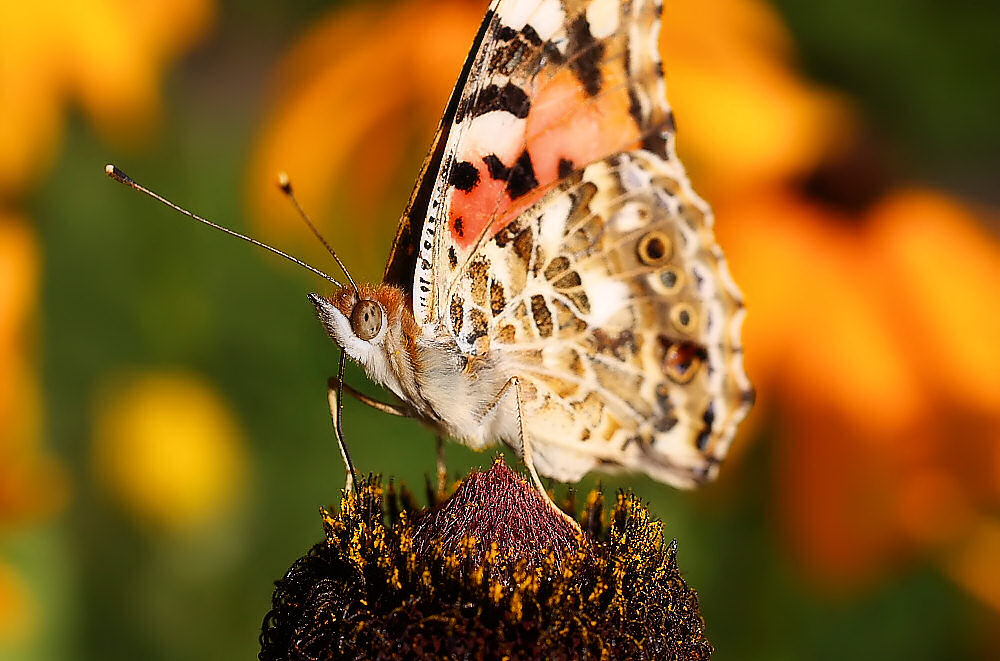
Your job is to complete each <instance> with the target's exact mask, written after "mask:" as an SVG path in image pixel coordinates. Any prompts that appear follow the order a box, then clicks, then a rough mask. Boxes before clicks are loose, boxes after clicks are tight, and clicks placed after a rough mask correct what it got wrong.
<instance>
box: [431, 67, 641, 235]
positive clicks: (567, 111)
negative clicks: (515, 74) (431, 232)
mask: <svg viewBox="0 0 1000 661" xmlns="http://www.w3.org/2000/svg"><path fill="white" fill-rule="evenodd" d="M602 80H603V82H604V85H603V91H602V92H601V93H600V94H598V95H597V96H594V97H592V96H589V95H588V94H587V93H586V91H585V90H584V89H583V86H582V85H581V83H580V81H579V79H578V78H577V77H576V75H575V74H574V73H573V72H572V71H570V70H569V69H563V70H562V71H560V72H559V73H558V74H556V75H555V76H554V77H553V78H552V79H551V80H549V81H547V82H546V83H544V84H543V85H542V86H541V87H540V89H539V90H538V92H536V93H535V94H534V95H533V97H532V100H531V110H530V111H529V112H528V117H527V127H526V136H527V138H526V142H527V150H528V154H529V155H530V156H531V163H532V169H533V170H534V176H535V180H536V181H537V182H538V186H537V187H536V188H535V189H534V190H533V191H531V192H530V193H528V194H526V195H523V196H521V197H519V198H518V199H517V200H511V199H510V197H509V195H508V193H507V190H506V188H507V183H506V181H504V180H503V179H493V178H492V177H490V174H489V171H488V169H487V168H486V165H485V164H484V163H483V162H482V161H481V159H477V160H478V161H479V162H477V163H475V165H476V169H477V170H478V171H479V183H478V184H477V185H476V186H475V188H473V189H472V190H470V191H469V192H464V191H461V190H457V189H456V190H454V191H453V193H452V198H451V205H450V213H449V222H448V229H449V231H450V232H451V238H452V241H454V243H455V245H457V246H458V247H459V248H460V249H462V250H468V249H469V248H470V247H471V246H473V245H474V244H475V243H476V241H477V240H478V239H479V237H480V236H482V235H483V233H484V232H485V231H487V227H488V228H489V232H490V236H493V235H495V234H496V233H497V232H499V231H500V230H502V229H503V228H504V227H506V226H507V225H509V224H510V223H511V222H512V221H513V220H514V219H516V218H517V217H518V216H519V215H520V214H521V213H522V212H523V211H525V210H526V209H528V208H529V207H530V206H531V205H533V204H534V203H535V202H537V201H538V200H539V199H540V198H541V197H542V195H543V194H544V192H545V191H546V190H548V189H549V188H551V187H552V185H554V184H555V183H557V182H558V181H559V179H560V176H559V164H560V162H562V161H564V160H566V161H569V162H570V163H572V164H573V166H574V168H578V167H582V166H584V165H587V164H590V163H593V162H595V161H599V160H600V159H602V158H604V157H606V156H609V155H610V154H613V153H615V152H619V151H623V150H628V149H634V148H637V147H638V146H639V144H640V138H641V135H640V132H639V127H638V126H636V123H635V120H634V119H633V118H632V115H631V113H630V112H629V100H628V87H627V82H628V81H627V80H626V78H625V74H624V72H623V71H622V70H621V69H620V67H619V66H617V65H609V66H606V67H603V68H602ZM518 153H520V152H518ZM505 155H506V154H505ZM510 161H511V162H507V161H502V162H503V164H504V165H505V166H506V167H508V168H509V167H512V166H513V165H514V162H513V161H514V159H513V158H512V159H510Z"/></svg>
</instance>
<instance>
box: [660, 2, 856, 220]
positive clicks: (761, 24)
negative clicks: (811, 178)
mask: <svg viewBox="0 0 1000 661" xmlns="http://www.w3.org/2000/svg"><path fill="white" fill-rule="evenodd" d="M664 12H665V14H664V23H663V32H662V35H661V38H660V44H661V49H660V50H661V53H662V56H663V62H664V68H665V71H666V78H667V88H668V97H669V99H670V102H671V104H672V105H673V108H674V113H675V115H676V116H677V122H678V126H679V129H678V134H677V135H678V137H677V144H678V148H679V150H680V152H681V158H682V159H683V160H684V162H685V163H686V164H687V165H688V167H690V168H691V169H692V170H693V171H694V174H695V180H696V183H697V188H698V190H699V191H701V192H702V194H704V195H707V196H708V197H709V198H710V199H713V200H718V199H722V198H723V197H724V196H728V195H732V194H733V193H735V192H739V191H744V190H747V189H749V188H752V187H754V186H761V185H768V184H774V183H776V182H780V181H782V180H786V179H788V178H790V177H794V176H797V175H801V174H803V173H805V172H807V171H808V170H809V169H810V168H813V167H815V166H816V165H817V164H818V163H819V161H820V160H821V159H822V158H823V156H824V155H825V154H826V153H827V152H828V151H830V150H831V148H833V147H835V146H836V145H838V144H839V143H840V142H841V141H842V140H843V137H844V136H845V135H846V134H848V133H849V132H850V130H851V124H852V119H851V113H850V109H849V106H848V104H847V103H846V101H845V100H844V99H843V97H841V96H839V95H837V94H835V93H833V92H831V91H829V90H826V89H823V88H821V87H819V86H817V85H814V84H811V83H808V82H806V81H805V80H803V79H802V78H801V77H799V76H797V75H796V73H795V67H794V49H793V47H792V44H791V37H790V35H789V34H788V31H787V29H786V28H785V26H784V24H783V23H782V21H781V18H780V17H779V15H778V14H777V12H776V11H775V10H774V9H773V8H772V7H771V6H770V5H769V4H767V3H765V2H761V1H759V0H712V1H711V2H698V1H697V0H677V1H676V2H670V3H667V5H665V8H664Z"/></svg>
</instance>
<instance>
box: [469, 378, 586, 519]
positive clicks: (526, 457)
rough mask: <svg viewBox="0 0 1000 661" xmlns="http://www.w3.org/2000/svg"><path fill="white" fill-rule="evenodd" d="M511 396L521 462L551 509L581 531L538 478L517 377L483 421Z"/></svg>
mask: <svg viewBox="0 0 1000 661" xmlns="http://www.w3.org/2000/svg"><path fill="white" fill-rule="evenodd" d="M510 395H513V397H514V401H515V403H516V405H517V428H518V436H519V440H520V443H521V460H522V461H523V462H524V465H525V466H527V467H528V473H529V474H530V475H531V481H532V482H533V483H534V484H535V489H536V490H537V491H538V494H539V495H540V496H541V497H542V498H543V499H544V500H545V502H546V503H548V505H549V507H551V508H552V509H553V510H555V511H556V512H558V513H559V515H560V516H562V517H563V518H564V519H566V521H568V522H569V523H570V524H571V525H572V526H573V527H574V528H576V529H577V530H580V524H578V523H577V522H576V519H574V518H573V517H572V516H570V515H569V514H567V513H566V512H564V511H563V510H562V509H561V508H560V507H559V506H557V505H556V504H555V502H554V501H553V500H552V498H551V497H550V496H549V492H548V491H546V489H545V486H544V485H543V484H542V479H541V478H540V477H539V476H538V471H537V470H535V461H534V459H533V458H532V453H531V437H530V436H529V435H528V432H527V430H526V429H525V428H524V407H523V405H522V404H521V382H520V380H519V379H518V378H517V377H516V376H512V377H511V378H510V379H508V380H507V382H506V383H505V384H503V387H502V388H500V391H499V392H498V393H497V394H496V397H494V398H493V401H492V402H491V403H490V405H489V406H488V407H487V408H486V412H485V413H484V414H483V419H486V418H488V417H489V416H491V415H493V414H494V413H495V412H496V410H497V409H498V408H499V407H500V405H501V404H502V403H503V402H504V398H505V397H508V396H510Z"/></svg>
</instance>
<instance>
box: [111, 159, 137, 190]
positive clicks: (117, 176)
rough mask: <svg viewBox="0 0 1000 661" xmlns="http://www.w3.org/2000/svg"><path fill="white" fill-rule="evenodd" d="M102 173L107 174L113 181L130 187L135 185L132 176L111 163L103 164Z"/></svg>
mask: <svg viewBox="0 0 1000 661" xmlns="http://www.w3.org/2000/svg"><path fill="white" fill-rule="evenodd" d="M104 173H105V174H107V175H108V176H109V177H111V178H112V179H114V180H115V181H117V182H118V183H121V184H125V185H127V186H132V187H134V186H135V182H134V181H132V178H131V177H130V176H128V175H127V174H125V173H124V172H122V171H121V170H119V169H118V168H117V167H115V166H114V165H112V164H111V163H108V164H107V165H105V166H104Z"/></svg>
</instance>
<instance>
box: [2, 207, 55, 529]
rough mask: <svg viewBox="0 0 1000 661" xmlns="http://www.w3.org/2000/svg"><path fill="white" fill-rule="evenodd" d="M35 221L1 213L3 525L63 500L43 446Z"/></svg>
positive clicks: (37, 513)
mask: <svg viewBox="0 0 1000 661" xmlns="http://www.w3.org/2000/svg"><path fill="white" fill-rule="evenodd" d="M30 227H31V225H30V223H29V222H28V221H27V220H26V219H24V218H21V217H16V216H11V215H7V214H3V213H0V530H3V529H6V528H9V527H12V526H15V525H18V524H23V523H25V522H28V521H34V520H37V519H39V518H41V517H44V516H47V515H49V514H51V513H52V512H53V511H55V510H57V509H58V508H59V507H61V506H62V505H63V503H64V502H65V500H66V496H67V483H66V475H65V473H64V471H63V470H62V467H61V466H60V465H59V464H58V463H57V462H56V461H55V460H54V459H53V458H52V457H50V456H49V455H48V454H47V453H46V452H45V451H44V450H43V449H42V448H41V439H40V434H39V430H40V419H41V410H40V409H41V405H40V399H41V395H40V389H39V384H38V381H37V375H36V372H35V355H34V340H33V337H34V336H33V331H34V316H35V307H36V300H37V296H38V282H37V280H38V269H39V264H38V247H37V245H36V241H35V237H34V234H33V232H32V231H31V229H30Z"/></svg>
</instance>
